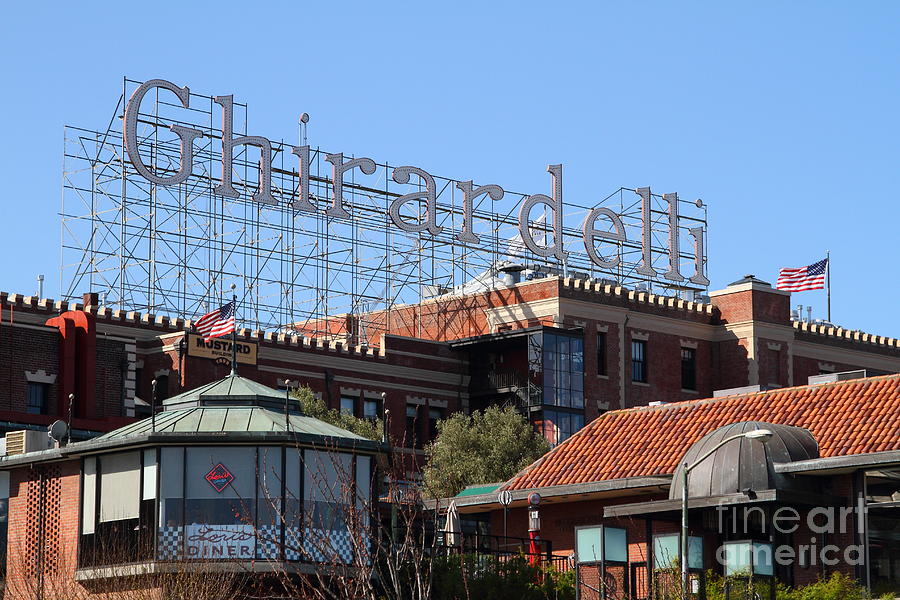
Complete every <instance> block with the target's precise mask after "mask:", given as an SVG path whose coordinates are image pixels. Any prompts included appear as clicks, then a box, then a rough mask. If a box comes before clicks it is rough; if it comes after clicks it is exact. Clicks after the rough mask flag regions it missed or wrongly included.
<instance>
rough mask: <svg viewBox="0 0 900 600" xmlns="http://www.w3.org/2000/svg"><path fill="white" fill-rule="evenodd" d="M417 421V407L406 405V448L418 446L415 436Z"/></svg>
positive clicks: (417, 439)
mask: <svg viewBox="0 0 900 600" xmlns="http://www.w3.org/2000/svg"><path fill="white" fill-rule="evenodd" d="M418 420H419V407H418V405H416V404H407V405H406V446H407V447H408V448H412V447H414V446H417V445H418V444H419V436H418V435H416V423H417V421H418Z"/></svg>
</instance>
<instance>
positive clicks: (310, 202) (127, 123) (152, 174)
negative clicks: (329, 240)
mask: <svg viewBox="0 0 900 600" xmlns="http://www.w3.org/2000/svg"><path fill="white" fill-rule="evenodd" d="M151 92H152V93H153V95H154V96H155V97H156V98H161V97H163V96H167V95H168V94H171V95H174V99H173V98H172V97H171V96H168V98H169V99H170V101H171V102H175V99H177V103H178V104H179V105H180V106H181V107H183V108H184V109H190V108H191V106H190V101H191V93H190V89H189V88H188V87H187V86H184V87H179V86H177V85H176V84H174V83H172V82H169V81H166V80H163V79H153V80H151V81H147V82H144V83H142V84H141V85H140V86H138V87H137V89H135V90H134V92H133V93H132V94H131V97H130V98H129V99H128V101H127V104H126V107H125V115H124V122H123V128H124V131H123V134H124V135H123V137H124V146H125V150H126V151H127V153H128V158H129V160H130V162H131V164H132V165H133V167H134V169H135V170H136V171H137V173H138V174H139V175H140V176H142V177H143V178H144V179H146V180H147V181H149V182H150V183H152V184H155V185H158V186H176V185H178V184H181V183H183V182H185V180H187V179H188V178H189V177H191V175H192V174H193V173H194V170H195V167H196V165H195V154H194V144H195V141H196V140H197V139H198V138H201V137H203V136H208V135H209V132H210V131H212V130H211V129H210V128H207V129H206V130H205V131H204V130H202V129H199V128H198V127H195V126H192V125H191V124H190V122H189V121H178V122H175V123H172V124H170V125H169V126H168V128H169V130H170V131H171V132H172V133H173V134H174V135H175V136H177V138H178V143H180V166H179V168H178V169H177V171H176V170H174V169H167V170H161V169H156V168H154V166H153V160H152V157H148V156H144V155H142V153H141V149H140V147H139V145H140V144H139V139H138V132H137V130H138V124H139V115H140V114H141V103H142V102H143V101H144V100H145V98H146V97H147V96H148V94H150V93H151ZM213 100H214V102H215V103H216V104H218V105H219V106H220V107H221V114H222V131H221V146H220V147H221V157H220V160H221V173H220V175H219V177H217V178H216V181H215V188H214V189H213V193H214V194H216V195H217V196H221V197H224V198H232V199H238V198H240V197H241V194H240V192H239V191H238V190H237V189H236V188H235V181H234V180H233V176H234V169H233V161H234V152H235V151H236V150H237V149H240V148H241V147H254V148H257V149H258V150H259V155H260V159H259V166H258V185H257V187H256V190H255V192H254V193H253V194H252V196H251V200H253V201H254V202H256V203H258V204H259V205H260V206H266V205H268V206H273V207H274V206H278V205H279V200H278V199H276V196H275V195H274V194H273V187H272V169H273V164H272V147H273V146H272V142H271V141H270V140H269V139H267V138H265V137H262V136H259V135H236V134H235V132H234V126H233V125H234V115H235V113H234V107H235V104H234V101H233V97H232V96H231V95H227V96H215V97H214V98H213ZM290 153H291V155H292V158H293V159H294V160H295V161H296V162H295V164H296V168H297V174H298V177H299V182H298V185H297V186H296V189H295V191H294V192H293V196H292V197H291V198H289V200H287V201H285V200H284V199H282V201H281V203H282V204H286V205H288V206H289V207H290V208H291V209H292V210H294V211H298V212H305V213H310V214H316V213H320V214H323V215H324V216H325V217H329V218H333V219H344V220H349V219H351V218H352V215H351V212H350V211H351V210H353V206H352V205H351V204H350V203H348V202H347V201H345V197H344V187H345V185H350V182H351V181H355V179H354V178H355V177H356V176H357V175H358V174H359V173H362V174H364V175H372V174H373V173H374V172H375V170H376V163H375V162H374V161H373V160H372V159H370V158H365V157H361V158H345V157H344V154H343V153H337V154H327V155H325V161H327V162H328V163H330V164H331V178H330V190H329V192H330V193H329V195H330V198H324V199H323V198H316V197H314V196H313V195H312V194H311V193H310V181H311V178H312V177H313V175H314V174H313V173H311V172H310V170H311V169H310V146H309V145H305V144H304V143H303V142H301V145H298V146H292V147H291V148H290ZM547 171H548V172H549V174H550V193H549V194H542V193H536V194H531V195H526V196H524V197H523V198H522V200H521V202H520V203H519V205H518V207H517V210H516V213H517V215H518V219H517V229H518V234H517V238H518V239H519V240H520V243H521V245H522V246H523V247H524V248H527V250H528V251H530V252H531V253H532V254H533V255H534V256H535V257H542V258H544V259H548V260H551V261H552V260H555V261H558V262H559V263H560V264H563V265H565V264H566V261H567V258H568V255H569V254H570V253H571V252H573V251H577V252H579V253H580V252H581V249H579V248H574V249H573V248H572V247H571V244H570V245H569V247H567V245H566V243H565V239H566V235H565V233H564V211H565V209H566V205H565V204H564V202H563V168H562V165H560V164H555V165H550V166H548V167H547ZM391 179H392V180H393V181H394V182H396V183H398V184H410V183H411V184H413V185H414V186H415V191H412V192H411V193H407V194H403V195H398V196H397V197H394V198H393V199H391V200H390V202H389V203H387V204H386V206H385V207H384V213H386V214H384V213H383V214H384V217H386V218H387V219H389V223H390V225H391V226H393V227H395V228H397V229H399V230H402V231H403V232H407V233H410V234H416V235H421V236H432V237H435V236H438V235H441V234H442V233H443V234H444V235H447V233H448V232H445V231H444V230H445V227H444V226H442V225H441V224H440V223H439V220H438V218H437V215H438V210H439V207H438V203H437V198H438V195H439V190H438V185H437V183H436V181H435V178H434V177H433V176H432V175H431V174H429V173H428V172H427V171H425V170H424V169H422V168H419V167H416V166H398V167H394V168H393V170H392V172H391ZM453 183H454V184H455V187H456V189H457V190H458V191H459V194H457V198H458V199H457V200H455V202H458V204H457V206H455V207H451V210H453V211H454V212H457V213H458V214H459V215H461V219H460V220H459V225H458V226H457V227H456V231H452V232H449V233H450V234H451V235H452V240H453V243H454V244H459V245H461V246H467V245H468V246H474V245H476V244H478V243H479V235H478V232H477V231H475V228H474V227H473V214H474V209H473V207H474V206H475V205H476V202H477V201H478V200H479V199H481V198H490V199H492V200H495V201H496V200H499V199H501V198H502V197H503V195H504V194H505V193H506V192H505V191H504V189H503V188H501V187H500V186H499V185H494V184H486V185H476V184H475V183H474V182H473V181H471V180H468V181H454V182H453ZM630 191H631V192H633V193H634V195H635V196H634V202H633V205H634V206H635V212H637V210H639V214H640V233H639V236H640V239H639V240H638V242H639V243H638V244H634V243H632V246H633V247H635V248H637V249H638V250H639V251H638V252H636V257H635V260H634V261H633V269H631V270H632V272H633V273H635V274H636V275H638V276H640V277H642V278H645V279H648V280H652V279H657V278H659V277H661V278H662V279H665V280H667V281H668V282H671V283H672V284H673V285H678V284H680V283H681V282H685V280H687V281H688V282H689V283H690V284H693V285H695V286H706V285H708V284H709V280H708V279H707V278H706V276H705V274H704V264H703V263H704V257H705V251H704V227H703V225H704V223H703V222H702V221H700V220H696V219H695V220H694V221H695V222H697V223H698V224H699V226H697V227H683V226H680V225H679V222H680V218H681V215H680V214H679V204H680V202H679V199H678V195H677V194H675V193H671V194H664V195H663V196H662V203H661V205H660V206H661V207H662V208H661V209H654V205H653V200H654V195H653V194H651V192H650V188H648V187H640V188H637V189H634V190H630ZM657 198H658V197H657ZM681 204H684V202H683V201H682V202H681ZM696 205H697V207H698V208H699V207H701V206H702V204H701V202H700V201H699V200H698V201H697V203H696ZM535 209H537V210H538V211H540V212H542V213H543V217H541V218H540V219H546V222H545V223H540V222H539V220H538V219H537V218H532V217H533V215H532V213H533V212H534V211H535ZM410 215H412V216H410ZM579 219H580V224H579V225H580V226H579V228H578V235H579V237H580V240H579V241H580V243H581V244H582V245H583V253H584V254H585V255H586V256H587V258H588V259H589V264H592V265H594V266H596V268H597V269H599V270H602V271H610V270H613V269H616V268H617V267H621V264H620V263H621V262H622V260H623V259H622V252H621V248H622V247H623V245H624V244H625V243H626V242H629V240H628V235H627V227H626V225H625V224H624V223H623V215H622V213H621V212H616V211H614V210H612V209H610V208H608V207H605V206H594V207H588V208H587V209H586V210H585V211H584V217H583V219H582V218H581V217H580V216H579ZM542 228H543V229H544V230H545V235H536V234H535V231H539V230H540V229H542ZM679 228H681V229H683V230H685V231H686V233H687V236H689V238H690V242H692V245H693V249H692V250H693V252H688V253H684V252H683V251H682V249H681V248H680V245H681V244H680V236H679ZM654 235H656V236H659V237H661V238H667V239H666V243H665V244H664V247H665V252H666V253H667V255H668V260H667V261H665V262H664V263H663V264H662V265H660V264H659V263H657V265H656V268H654V260H653V255H652V254H653V252H654V245H653V238H654ZM690 242H689V243H690ZM517 243H519V242H517ZM661 246H663V244H662V243H659V244H657V245H656V248H657V250H655V252H657V254H658V253H659V250H658V249H659V248H660V247H661ZM683 257H687V258H688V261H689V262H688V263H687V264H688V265H689V267H688V272H685V273H682V272H681V270H682V264H681V258H683ZM690 259H693V260H690ZM691 263H692V264H691ZM657 269H659V271H662V272H661V273H660V272H659V271H658V270H657Z"/></svg>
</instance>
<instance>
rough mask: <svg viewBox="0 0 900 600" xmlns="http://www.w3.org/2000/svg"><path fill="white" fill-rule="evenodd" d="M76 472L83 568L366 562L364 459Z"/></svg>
mask: <svg viewBox="0 0 900 600" xmlns="http://www.w3.org/2000/svg"><path fill="white" fill-rule="evenodd" d="M157 456H158V459H157ZM82 468H83V474H82V490H83V494H82V498H81V507H80V509H81V536H82V537H81V544H80V548H79V553H80V558H79V560H80V564H81V565H82V566H97V565H102V564H116V563H118V562H122V556H128V557H130V559H131V560H134V559H141V560H144V559H151V558H153V557H154V556H155V558H156V559H157V560H180V559H184V558H186V559H199V560H208V559H232V560H254V559H274V560H281V559H284V560H289V561H296V560H302V561H312V562H317V561H318V562H329V563H334V562H338V563H341V562H343V563H349V562H351V561H353V560H354V558H355V557H357V556H360V554H358V553H362V555H363V556H364V555H365V554H364V553H366V552H368V550H367V548H368V544H369V543H370V538H369V534H368V532H367V528H368V527H369V526H370V524H371V515H370V514H369V512H368V511H369V510H370V509H371V502H372V500H371V495H372V470H373V461H372V458H371V457H370V456H354V455H353V454H351V453H346V452H345V453H341V452H332V451H315V450H305V451H301V450H297V449H295V448H284V447H281V446H260V447H255V446H250V447H248V446H189V447H186V448H185V447H171V446H168V447H164V448H159V449H156V448H154V449H145V450H142V451H133V452H120V453H110V454H105V455H100V456H98V457H89V458H87V459H85V461H84V463H83V467H82ZM157 486H158V488H159V491H158V494H157ZM95 500H96V501H95ZM157 502H158V505H157V504H156V503H157ZM0 508H2V507H0ZM157 510H158V514H159V519H158V521H157V522H156V526H155V527H154V525H153V519H154V516H153V515H154V514H156V511H157ZM0 518H2V514H0ZM148 519H149V520H148ZM0 533H2V532H0ZM154 539H155V540H156V542H155V543H156V547H155V551H154V547H153V540H154ZM110 549H113V550H116V551H117V552H118V554H115V553H112V552H111V551H110Z"/></svg>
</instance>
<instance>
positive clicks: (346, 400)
mask: <svg viewBox="0 0 900 600" xmlns="http://www.w3.org/2000/svg"><path fill="white" fill-rule="evenodd" d="M341 414H342V415H350V416H351V417H352V416H353V415H355V414H356V398H354V397H353V396H341Z"/></svg>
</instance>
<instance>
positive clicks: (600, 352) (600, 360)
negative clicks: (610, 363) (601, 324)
mask: <svg viewBox="0 0 900 600" xmlns="http://www.w3.org/2000/svg"><path fill="white" fill-rule="evenodd" d="M597 375H606V332H605V331H601V332H599V333H598V334H597Z"/></svg>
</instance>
